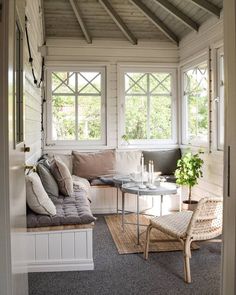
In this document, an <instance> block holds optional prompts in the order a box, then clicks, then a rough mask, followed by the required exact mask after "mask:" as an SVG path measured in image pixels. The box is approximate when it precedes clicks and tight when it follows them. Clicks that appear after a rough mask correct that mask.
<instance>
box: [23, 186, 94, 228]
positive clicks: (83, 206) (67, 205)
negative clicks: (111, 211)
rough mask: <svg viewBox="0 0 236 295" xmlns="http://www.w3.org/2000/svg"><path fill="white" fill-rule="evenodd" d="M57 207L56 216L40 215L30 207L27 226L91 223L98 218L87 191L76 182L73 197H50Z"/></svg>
mask: <svg viewBox="0 0 236 295" xmlns="http://www.w3.org/2000/svg"><path fill="white" fill-rule="evenodd" d="M50 198H51V200H52V202H53V203H54V205H55V207H56V211H57V213H56V215H55V216H47V215H40V214H36V213H34V212H33V211H32V210H30V209H29V208H28V212H27V227H28V228H35V227H46V226H59V225H77V224H89V223H91V222H93V221H95V220H96V218H95V217H94V216H93V214H92V212H91V210H90V205H89V201H88V198H87V193H86V191H85V190H83V189H80V187H79V186H78V185H76V184H74V193H73V195H72V196H71V197H64V196H62V195H60V196H59V197H53V196H51V197H50Z"/></svg>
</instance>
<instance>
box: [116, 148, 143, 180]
mask: <svg viewBox="0 0 236 295" xmlns="http://www.w3.org/2000/svg"><path fill="white" fill-rule="evenodd" d="M141 155H142V152H141V151H116V165H115V169H116V174H121V175H128V174H130V173H133V172H137V171H138V166H140V162H141Z"/></svg>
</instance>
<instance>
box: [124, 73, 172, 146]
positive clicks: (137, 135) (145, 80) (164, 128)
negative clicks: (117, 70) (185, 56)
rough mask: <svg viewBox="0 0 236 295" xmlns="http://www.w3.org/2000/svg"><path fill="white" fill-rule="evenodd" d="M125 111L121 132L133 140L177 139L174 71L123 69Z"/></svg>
mask: <svg viewBox="0 0 236 295" xmlns="http://www.w3.org/2000/svg"><path fill="white" fill-rule="evenodd" d="M122 76H123V79H124V80H123V81H124V87H123V91H124V92H123V97H124V110H123V114H122V115H123V116H122V119H123V128H122V134H121V136H122V135H125V136H126V138H127V139H128V140H129V142H130V143H132V142H133V143H134V144H151V143H154V142H157V141H158V142H163V143H170V142H174V141H175V140H176V139H175V132H174V131H173V130H174V119H173V117H174V113H175V112H174V97H173V96H174V95H173V92H174V91H173V84H174V81H173V79H174V76H175V71H174V70H171V71H150V70H149V71H143V70H140V71H134V70H133V71H127V70H124V71H123V72H122Z"/></svg>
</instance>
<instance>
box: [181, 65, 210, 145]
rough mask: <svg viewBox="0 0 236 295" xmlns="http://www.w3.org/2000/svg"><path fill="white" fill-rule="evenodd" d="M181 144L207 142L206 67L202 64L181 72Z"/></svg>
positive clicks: (203, 143) (204, 143) (202, 143)
mask: <svg viewBox="0 0 236 295" xmlns="http://www.w3.org/2000/svg"><path fill="white" fill-rule="evenodd" d="M183 98H184V99H183V143H185V144H192V145H196V146H198V145H206V144H207V142H208V125H209V124H208V112H209V103H208V65H207V62H202V63H200V64H198V65H196V66H193V67H190V68H187V69H186V70H184V71H183Z"/></svg>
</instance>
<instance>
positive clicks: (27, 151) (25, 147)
mask: <svg viewBox="0 0 236 295" xmlns="http://www.w3.org/2000/svg"><path fill="white" fill-rule="evenodd" d="M24 152H25V153H29V152H30V147H29V146H26V145H24Z"/></svg>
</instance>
